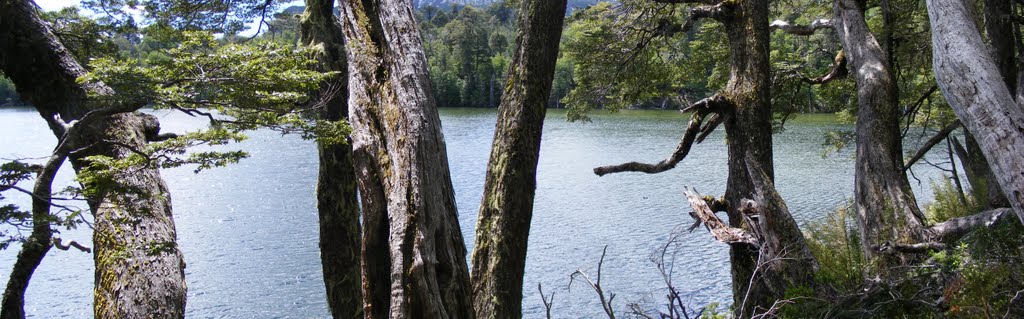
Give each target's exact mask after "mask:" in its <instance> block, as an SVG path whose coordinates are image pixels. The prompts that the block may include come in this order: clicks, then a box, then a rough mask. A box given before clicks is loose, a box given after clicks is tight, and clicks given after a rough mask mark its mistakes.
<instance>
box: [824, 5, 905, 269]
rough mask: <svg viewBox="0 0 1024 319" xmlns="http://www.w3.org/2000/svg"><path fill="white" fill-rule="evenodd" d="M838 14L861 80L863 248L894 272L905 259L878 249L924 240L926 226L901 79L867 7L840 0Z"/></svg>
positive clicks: (858, 203)
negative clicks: (903, 119) (906, 132)
mask: <svg viewBox="0 0 1024 319" xmlns="http://www.w3.org/2000/svg"><path fill="white" fill-rule="evenodd" d="M833 11H834V12H833V13H834V14H835V17H836V19H835V23H836V31H837V32H838V34H839V39H840V41H841V42H842V44H843V48H844V51H845V52H846V55H847V57H848V58H849V59H850V67H851V69H852V71H853V72H852V73H853V74H854V77H855V79H856V81H857V104H858V105H857V129H856V138H857V160H856V173H855V174H856V175H855V178H854V179H855V186H854V208H855V209H856V211H857V222H858V224H859V226H860V227H859V228H860V233H861V238H862V240H861V242H862V248H863V250H864V256H865V257H866V258H867V259H868V260H874V263H873V265H875V266H877V267H880V268H888V267H889V266H892V265H894V264H900V263H901V261H900V260H893V258H889V256H893V255H891V254H890V255H878V254H877V252H876V251H875V249H874V247H878V246H879V245H880V244H882V243H887V242H893V243H914V242H918V241H920V240H921V239H922V238H923V227H924V215H923V214H922V213H921V210H920V208H919V207H918V206H917V200H916V199H915V198H914V193H913V191H912V190H911V188H910V182H909V181H908V180H907V175H906V174H905V173H904V170H903V146H902V139H901V136H900V126H899V125H900V110H899V105H898V101H899V99H898V97H897V93H896V79H895V76H894V74H893V72H892V68H891V66H890V65H889V63H888V62H887V61H888V60H887V58H886V52H885V51H883V50H882V47H881V46H880V45H879V44H878V41H876V40H875V37H874V35H872V34H871V30H870V29H868V25H867V22H866V21H865V19H864V8H863V7H862V6H861V3H859V2H858V1H856V0H835V1H834V2H833ZM889 49H890V50H891V49H892V48H889ZM876 257H878V258H877V259H876ZM883 259H884V260H883Z"/></svg>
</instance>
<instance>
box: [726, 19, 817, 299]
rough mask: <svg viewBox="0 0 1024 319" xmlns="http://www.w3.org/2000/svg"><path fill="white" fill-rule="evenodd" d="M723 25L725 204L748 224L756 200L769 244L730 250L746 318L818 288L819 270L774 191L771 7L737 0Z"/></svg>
mask: <svg viewBox="0 0 1024 319" xmlns="http://www.w3.org/2000/svg"><path fill="white" fill-rule="evenodd" d="M731 9H732V11H731V14H729V15H727V16H725V17H723V18H721V19H719V21H721V22H722V24H723V25H724V26H725V29H726V33H727V35H728V38H729V48H730V64H731V73H730V74H731V76H730V78H729V83H728V84H727V85H726V88H725V90H724V91H723V92H722V95H723V96H725V97H726V98H727V99H728V100H729V101H730V102H731V103H732V104H733V105H734V106H735V108H734V109H733V111H732V112H731V114H726V115H725V117H726V120H725V130H726V134H727V135H728V136H729V138H728V141H729V177H728V180H727V182H726V191H725V200H726V202H728V203H730V205H729V206H730V207H729V210H728V215H729V223H730V225H731V226H732V227H742V226H743V220H744V217H743V213H741V207H740V205H739V203H741V202H742V200H743V199H745V198H747V199H754V200H755V201H756V202H757V204H759V205H760V209H759V213H760V219H761V223H762V224H763V227H762V231H763V234H764V237H765V238H766V240H763V241H762V242H763V244H762V246H761V249H760V251H758V250H756V249H753V248H751V246H749V245H731V246H730V247H731V252H730V256H731V259H732V276H733V278H732V280H733V300H734V305H735V306H736V309H737V312H738V313H739V314H740V316H741V317H742V316H750V315H752V314H753V313H754V311H756V310H757V309H758V308H760V309H767V308H769V307H771V305H772V303H773V302H775V300H778V299H781V298H783V296H784V295H785V292H786V290H787V289H789V288H794V287H810V288H813V286H814V277H813V272H814V269H816V268H817V264H816V263H815V261H814V258H813V256H811V254H810V252H809V251H808V250H807V246H806V244H805V243H804V238H803V234H802V233H801V232H800V229H799V228H798V226H797V224H796V222H795V221H794V220H793V217H792V216H791V215H790V214H789V210H788V209H787V208H786V205H785V203H784V202H783V200H782V198H781V197H780V196H779V195H778V193H777V192H776V190H775V186H774V185H773V182H772V181H773V180H774V166H773V159H772V108H771V104H770V103H771V102H770V101H771V99H770V94H771V82H770V65H769V59H768V41H769V30H768V23H767V22H768V1H767V0H745V1H736V2H735V4H734V5H733V7H732V8H731Z"/></svg>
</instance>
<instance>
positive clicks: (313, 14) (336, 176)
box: [299, 0, 363, 318]
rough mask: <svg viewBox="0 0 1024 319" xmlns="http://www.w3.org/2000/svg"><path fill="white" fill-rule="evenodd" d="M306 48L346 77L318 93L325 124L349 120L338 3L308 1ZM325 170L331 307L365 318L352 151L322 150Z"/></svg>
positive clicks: (324, 259)
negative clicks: (336, 9) (335, 14)
mask: <svg viewBox="0 0 1024 319" xmlns="http://www.w3.org/2000/svg"><path fill="white" fill-rule="evenodd" d="M300 28H301V31H300V35H299V36H300V39H299V41H300V44H301V45H304V46H308V47H311V48H314V50H315V52H316V54H317V60H318V61H319V68H320V69H321V71H337V72H341V74H340V75H339V76H338V77H336V78H333V79H331V80H329V81H328V82H327V83H323V84H322V86H323V89H321V91H320V92H318V93H317V95H318V99H320V100H322V101H323V104H324V109H323V110H321V111H320V115H319V116H320V118H321V119H323V120H328V121H342V120H346V119H347V118H348V75H347V74H346V73H347V71H348V65H347V63H346V57H345V54H346V53H345V42H344V41H345V39H344V37H345V35H344V34H343V33H342V30H341V23H340V22H339V21H338V20H337V17H335V16H334V1H333V0H306V11H305V12H304V13H303V15H302V20H301V21H300ZM317 150H318V151H319V155H320V163H319V165H320V168H319V171H320V173H319V175H318V179H317V186H316V197H317V211H318V212H319V219H320V262H321V264H322V265H323V274H324V286H325V287H326V289H327V306H328V307H329V308H330V310H331V314H332V315H333V316H334V318H359V317H362V316H363V315H362V314H363V298H362V293H361V285H362V284H361V282H362V280H361V276H360V256H359V254H360V247H361V239H360V225H359V200H358V198H357V196H358V192H357V191H356V179H355V169H354V168H353V166H352V165H353V163H352V145H351V143H345V144H333V145H326V144H318V145H317Z"/></svg>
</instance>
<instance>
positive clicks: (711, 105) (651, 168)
mask: <svg viewBox="0 0 1024 319" xmlns="http://www.w3.org/2000/svg"><path fill="white" fill-rule="evenodd" d="M731 106H732V103H731V102H729V101H728V100H727V99H726V98H725V97H724V96H721V95H715V96H712V97H709V98H706V99H703V100H700V101H697V103H694V104H693V105H691V106H690V107H687V108H686V109H684V110H683V111H684V112H685V111H689V110H694V113H693V115H691V116H690V123H689V125H687V127H686V131H685V132H684V133H683V138H682V140H681V141H680V142H679V146H676V150H675V151H674V152H672V155H671V156H669V158H667V159H665V160H662V161H661V162H658V163H657V164H646V163H639V162H629V163H624V164H619V165H610V166H602V167H598V168H595V169H594V174H597V175H598V176H604V175H607V174H611V173H621V172H643V173H647V174H657V173H661V172H664V171H667V170H670V169H673V168H675V167H676V164H679V162H681V161H682V160H683V159H684V158H686V155H687V154H689V153H690V149H691V148H692V147H693V144H694V142H697V143H700V141H703V137H706V136H707V135H708V134H710V133H711V131H712V130H714V129H715V127H717V126H718V124H720V123H721V121H722V120H723V119H721V116H718V117H713V118H712V121H709V123H708V126H706V127H704V129H703V130H702V129H701V123H702V122H703V121H704V116H705V115H707V114H709V113H718V115H720V114H722V113H723V111H724V110H725V109H726V108H728V107H731ZM702 131H703V134H701V132H702ZM698 134H701V136H702V138H701V139H700V141H698V140H697V137H698Z"/></svg>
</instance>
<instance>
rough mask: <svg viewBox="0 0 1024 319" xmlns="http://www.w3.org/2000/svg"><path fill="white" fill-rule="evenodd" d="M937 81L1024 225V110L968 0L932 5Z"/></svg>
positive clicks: (933, 2)
mask: <svg viewBox="0 0 1024 319" xmlns="http://www.w3.org/2000/svg"><path fill="white" fill-rule="evenodd" d="M927 3H928V17H929V22H930V23H931V27H932V45H933V47H932V52H933V55H934V57H933V60H932V63H933V64H934V68H935V79H936V81H937V82H938V83H939V87H941V88H942V92H943V94H944V95H945V97H946V100H947V101H948V102H949V104H950V106H951V107H952V108H953V112H954V113H956V115H957V117H959V118H960V121H961V122H963V124H964V127H966V128H967V130H968V131H970V132H971V134H973V135H974V137H975V138H977V141H978V144H979V145H980V146H981V150H982V151H983V152H984V153H985V158H986V160H987V161H988V163H989V167H991V168H992V171H993V173H995V176H996V181H998V182H999V186H1000V188H1001V189H1002V190H1003V193H1004V194H1005V195H1006V197H1007V199H1008V200H1009V202H1010V205H1011V206H1012V207H1013V209H1014V211H1015V213H1016V214H1017V216H1018V218H1020V219H1021V221H1022V222H1024V173H1022V172H1024V108H1021V107H1020V106H1019V105H1017V103H1016V102H1015V101H1014V99H1013V96H1012V95H1011V94H1010V90H1009V87H1008V86H1007V85H1006V83H1004V82H1003V81H1004V79H1003V77H1002V76H1001V75H1000V73H999V68H998V66H997V65H996V63H995V62H994V61H993V59H992V56H991V55H990V54H989V52H988V50H987V49H986V46H985V43H984V42H983V41H982V37H981V33H980V32H979V31H978V27H977V26H976V25H975V24H974V17H973V16H972V14H971V10H972V9H971V7H970V6H969V5H968V4H966V3H964V1H963V0H928V1H927Z"/></svg>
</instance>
